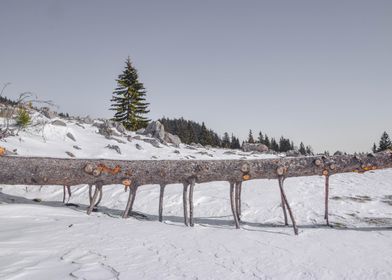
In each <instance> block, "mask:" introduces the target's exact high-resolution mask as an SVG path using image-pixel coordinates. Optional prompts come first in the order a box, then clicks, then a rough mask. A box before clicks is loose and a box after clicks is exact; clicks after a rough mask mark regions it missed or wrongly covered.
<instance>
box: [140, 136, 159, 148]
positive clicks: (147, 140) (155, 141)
mask: <svg viewBox="0 0 392 280" xmlns="http://www.w3.org/2000/svg"><path fill="white" fill-rule="evenodd" d="M143 141H144V142H146V143H149V144H151V145H153V146H154V147H155V148H160V145H159V141H158V140H157V139H154V138H145V139H143Z"/></svg>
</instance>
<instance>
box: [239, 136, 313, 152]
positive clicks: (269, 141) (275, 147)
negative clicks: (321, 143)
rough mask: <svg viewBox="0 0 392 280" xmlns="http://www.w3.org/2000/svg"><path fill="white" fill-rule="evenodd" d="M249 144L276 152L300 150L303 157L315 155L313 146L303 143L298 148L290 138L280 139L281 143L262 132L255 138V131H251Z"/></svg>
mask: <svg viewBox="0 0 392 280" xmlns="http://www.w3.org/2000/svg"><path fill="white" fill-rule="evenodd" d="M246 142H247V143H255V144H256V143H258V144H264V145H266V146H267V147H268V149H270V150H272V151H275V152H287V151H290V150H298V152H299V153H300V154H301V155H313V149H312V147H311V146H309V145H308V146H306V147H305V145H304V143H303V142H301V143H300V145H299V147H298V148H297V147H296V146H295V145H294V142H293V141H291V140H290V139H289V138H285V137H283V136H281V137H280V139H279V141H277V140H276V139H275V138H273V137H272V138H270V137H269V136H268V135H267V134H263V133H262V132H261V131H260V132H259V134H258V136H257V138H256V139H255V137H254V136H253V131H252V130H249V134H248V140H247V141H246Z"/></svg>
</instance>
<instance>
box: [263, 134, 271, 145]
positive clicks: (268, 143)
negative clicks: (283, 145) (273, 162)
mask: <svg viewBox="0 0 392 280" xmlns="http://www.w3.org/2000/svg"><path fill="white" fill-rule="evenodd" d="M263 144H264V145H266V146H267V147H268V148H271V142H270V140H269V138H268V135H267V134H266V135H265V137H264V143H263Z"/></svg>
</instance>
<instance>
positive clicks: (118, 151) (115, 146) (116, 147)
mask: <svg viewBox="0 0 392 280" xmlns="http://www.w3.org/2000/svg"><path fill="white" fill-rule="evenodd" d="M105 148H108V149H110V150H115V151H116V152H117V153H118V154H120V155H121V150H120V147H119V146H117V145H107V146H106V147H105Z"/></svg>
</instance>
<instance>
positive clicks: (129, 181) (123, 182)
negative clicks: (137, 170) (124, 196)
mask: <svg viewBox="0 0 392 280" xmlns="http://www.w3.org/2000/svg"><path fill="white" fill-rule="evenodd" d="M122 184H123V185H124V186H127V187H129V186H130V185H131V184H132V181H131V180H129V179H124V180H122Z"/></svg>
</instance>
